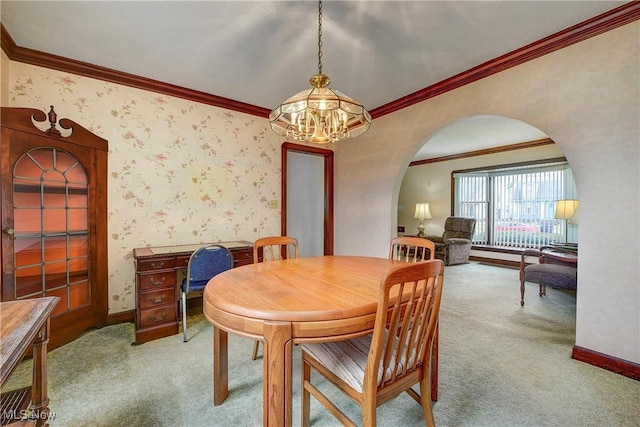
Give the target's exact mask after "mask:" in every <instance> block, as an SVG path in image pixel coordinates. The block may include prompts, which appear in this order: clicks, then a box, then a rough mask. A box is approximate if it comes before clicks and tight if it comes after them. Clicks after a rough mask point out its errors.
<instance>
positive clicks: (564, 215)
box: [554, 200, 578, 219]
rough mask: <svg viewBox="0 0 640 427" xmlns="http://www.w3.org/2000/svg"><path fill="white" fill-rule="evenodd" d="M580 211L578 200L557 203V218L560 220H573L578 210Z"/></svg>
mask: <svg viewBox="0 0 640 427" xmlns="http://www.w3.org/2000/svg"><path fill="white" fill-rule="evenodd" d="M577 209H578V201H577V200H558V201H557V202H556V211H555V215H554V217H555V218H558V219H571V217H572V216H573V214H574V213H576V210H577Z"/></svg>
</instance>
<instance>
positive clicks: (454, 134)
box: [397, 115, 577, 262]
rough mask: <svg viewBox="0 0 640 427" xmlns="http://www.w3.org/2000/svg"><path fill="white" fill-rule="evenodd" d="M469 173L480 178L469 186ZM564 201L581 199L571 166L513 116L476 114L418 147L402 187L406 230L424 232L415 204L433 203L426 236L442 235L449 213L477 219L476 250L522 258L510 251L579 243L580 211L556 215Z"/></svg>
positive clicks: (400, 211) (537, 132)
mask: <svg viewBox="0 0 640 427" xmlns="http://www.w3.org/2000/svg"><path fill="white" fill-rule="evenodd" d="M550 165H551V166H550ZM454 175H455V177H456V179H455V180H454ZM468 177H472V178H468ZM465 178H468V181H469V182H471V181H473V182H472V183H471V184H467V185H468V187H461V185H460V182H461V181H462V180H464V179H465ZM462 193H465V194H466V196H465V195H463V194H462ZM480 193H482V194H480ZM564 199H577V192H576V189H575V184H574V182H573V176H572V173H571V169H570V167H569V165H568V163H567V162H566V159H565V158H564V153H563V151H562V149H561V148H560V147H558V146H557V145H556V144H555V143H554V142H553V141H552V140H551V139H550V138H549V137H548V136H547V135H546V134H545V133H544V132H542V131H540V130H539V129H537V128H535V127H534V126H531V125H529V124H527V123H525V122H522V121H520V120H515V119H512V118H508V117H503V116H485V115H483V116H470V117H465V118H462V119H460V120H456V121H454V122H451V123H449V124H447V125H445V126H443V127H441V128H440V129H438V130H437V131H436V132H434V133H433V134H432V135H430V136H429V137H428V138H427V140H426V141H425V143H424V144H423V145H422V146H421V147H419V148H417V149H416V155H415V157H414V159H413V161H412V163H411V166H409V167H408V168H407V170H406V171H405V173H404V177H403V180H402V184H401V185H400V189H399V194H398V216H397V218H398V232H399V233H400V234H409V235H410V234H416V231H417V226H418V225H419V219H415V218H414V211H415V210H414V207H415V206H416V204H417V203H429V206H430V213H431V218H428V219H426V220H425V222H424V224H423V225H424V226H425V234H426V235H441V234H442V232H443V225H444V223H445V220H446V218H447V217H449V216H452V215H456V216H466V217H475V218H476V219H477V220H478V223H477V227H476V234H475V239H474V242H475V244H476V246H477V247H480V246H482V252H480V253H478V252H477V250H476V251H475V252H476V255H481V256H482V257H495V258H497V259H506V260H511V261H514V262H515V261H517V259H518V258H517V257H518V254H517V253H512V254H509V252H508V251H505V249H509V248H515V249H522V248H526V247H539V246H542V245H546V244H550V243H551V242H554V243H558V242H561V241H564V242H566V241H569V242H572V243H577V224H576V222H577V216H575V217H574V218H562V217H556V212H555V206H556V205H557V204H558V200H564ZM456 201H457V202H456ZM491 247H495V248H496V249H497V250H496V251H495V252H494V253H491Z"/></svg>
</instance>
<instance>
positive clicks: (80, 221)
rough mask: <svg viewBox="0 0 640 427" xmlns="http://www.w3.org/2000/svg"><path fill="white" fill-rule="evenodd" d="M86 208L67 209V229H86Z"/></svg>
mask: <svg viewBox="0 0 640 427" xmlns="http://www.w3.org/2000/svg"><path fill="white" fill-rule="evenodd" d="M88 212H89V211H88V210H87V209H69V210H68V212H67V213H68V215H69V216H68V218H69V225H68V230H69V231H87V227H88V224H89V222H88V218H87V215H88Z"/></svg>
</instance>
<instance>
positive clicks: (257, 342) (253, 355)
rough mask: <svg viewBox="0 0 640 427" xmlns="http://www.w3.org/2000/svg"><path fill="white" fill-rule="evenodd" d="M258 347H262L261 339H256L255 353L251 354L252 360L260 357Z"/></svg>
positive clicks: (254, 344)
mask: <svg viewBox="0 0 640 427" xmlns="http://www.w3.org/2000/svg"><path fill="white" fill-rule="evenodd" d="M258 347H260V341H258V340H256V341H255V342H254V343H253V354H252V355H251V359H252V360H256V358H257V357H258Z"/></svg>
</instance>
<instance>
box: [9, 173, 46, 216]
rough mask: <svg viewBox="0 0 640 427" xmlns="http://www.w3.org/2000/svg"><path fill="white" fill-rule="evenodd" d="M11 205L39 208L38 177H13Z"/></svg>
mask: <svg viewBox="0 0 640 427" xmlns="http://www.w3.org/2000/svg"><path fill="white" fill-rule="evenodd" d="M13 194H14V197H13V205H14V206H15V207H16V208H40V206H42V200H41V198H40V194H41V192H40V177H39V176H38V177H37V178H36V179H27V178H15V179H14V180H13Z"/></svg>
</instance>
